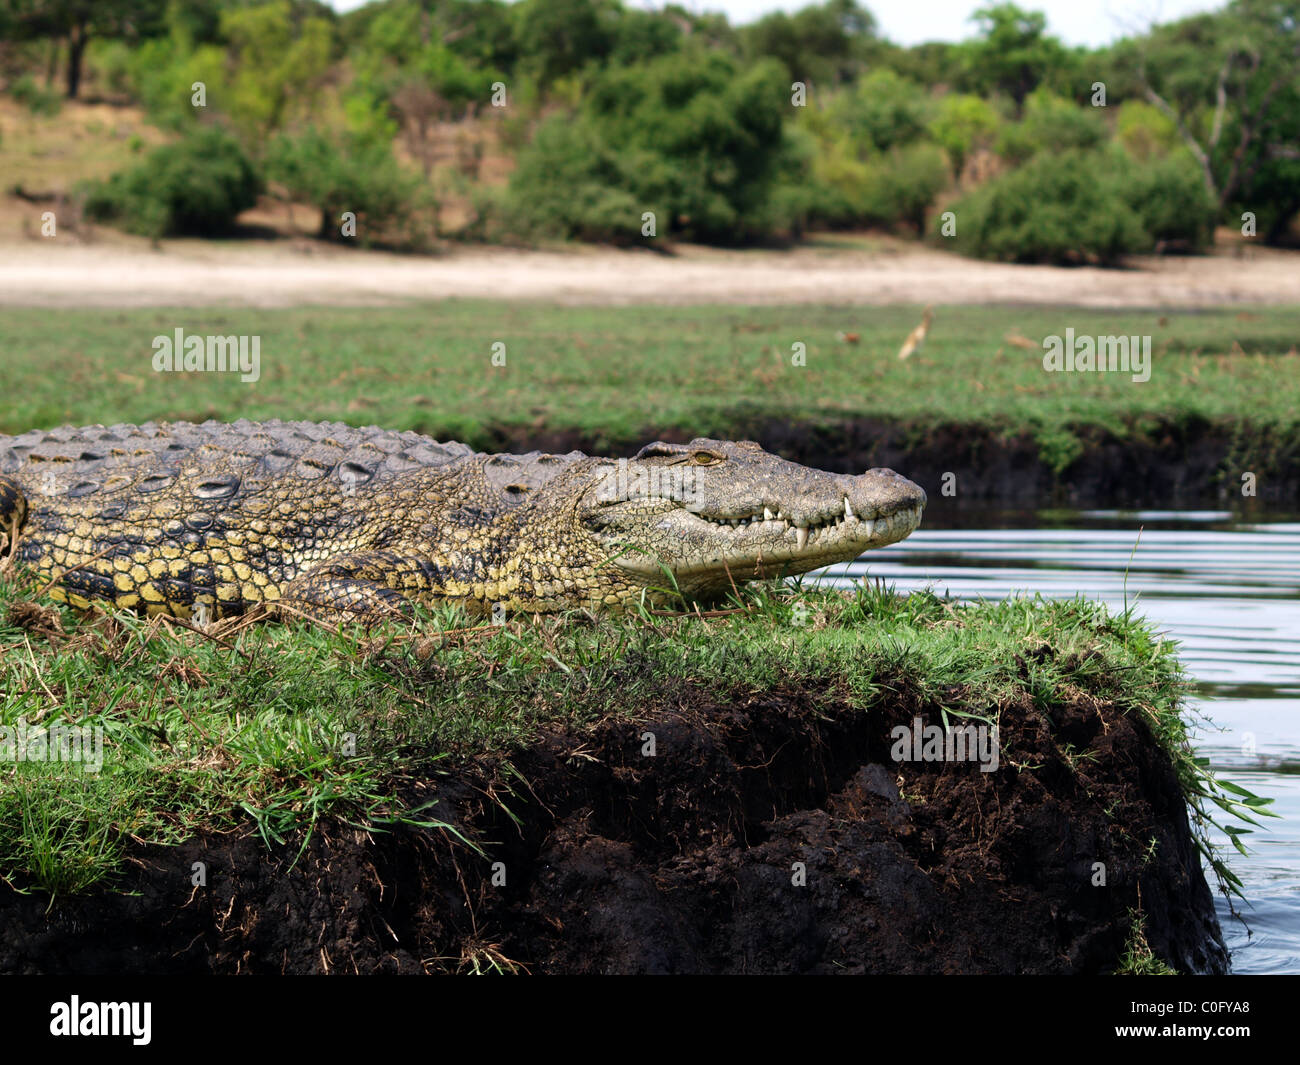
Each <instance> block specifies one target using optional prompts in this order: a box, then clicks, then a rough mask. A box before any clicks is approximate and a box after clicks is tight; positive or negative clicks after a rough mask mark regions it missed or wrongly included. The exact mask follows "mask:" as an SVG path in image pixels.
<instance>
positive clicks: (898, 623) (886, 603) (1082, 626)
mask: <svg viewBox="0 0 1300 1065" xmlns="http://www.w3.org/2000/svg"><path fill="white" fill-rule="evenodd" d="M32 591H33V588H32V586H30V585H26V584H25V583H20V582H19V581H18V579H16V578H14V577H12V576H11V577H10V578H9V579H6V580H5V581H3V582H0V602H5V603H6V604H9V605H8V606H7V607H6V610H7V614H6V615H5V618H4V620H3V622H2V623H0V689H2V690H3V692H4V701H3V711H2V714H3V717H2V719H0V724H3V725H5V726H8V727H9V728H11V729H16V728H17V727H19V726H20V725H21V724H23V723H26V725H27V726H28V727H30V728H41V729H44V728H48V727H51V726H55V725H75V726H80V727H83V728H91V729H101V730H102V736H103V744H104V746H103V764H102V768H101V769H100V770H99V771H98V772H93V773H88V772H83V771H82V769H81V767H80V766H78V765H75V764H74V765H67V764H60V763H54V764H49V763H42V762H39V761H30V762H23V763H21V764H14V763H12V762H11V763H9V764H6V765H3V766H0V876H2V877H3V878H4V879H5V880H7V881H9V882H10V883H12V884H15V885H20V886H21V885H27V886H32V887H36V888H39V889H42V890H44V891H48V892H52V893H55V894H64V893H69V892H71V893H75V892H79V891H83V890H85V889H87V888H89V887H91V886H92V885H94V884H95V883H96V882H98V881H99V880H101V879H102V878H104V877H110V876H111V875H112V874H114V873H115V872H116V871H118V868H119V865H120V862H121V861H122V858H123V855H124V853H126V852H127V851H128V850H129V849H130V847H131V846H132V845H134V844H141V843H143V844H168V843H174V842H177V841H180V840H184V839H187V838H190V837H193V836H195V835H198V834H201V833H205V832H214V831H215V832H221V831H227V830H231V829H234V828H236V827H238V826H241V825H252V826H255V827H256V830H257V832H258V833H260V835H261V836H262V837H263V838H264V839H265V840H266V841H267V842H268V843H274V844H279V843H284V842H287V841H288V842H295V843H297V844H299V845H301V843H302V841H303V840H304V839H305V837H306V835H307V834H309V833H310V832H311V830H312V829H313V828H314V826H315V825H316V824H317V823H318V822H319V821H320V820H321V819H332V820H333V821H336V822H337V821H340V820H341V821H344V822H349V823H353V822H355V823H361V824H366V825H379V826H383V825H388V824H391V823H394V822H396V821H408V822H412V823H425V822H430V821H433V822H436V821H439V820H440V817H439V810H438V808H437V806H436V805H435V806H429V807H427V808H420V806H421V804H420V802H419V801H416V800H417V799H418V798H419V796H421V795H423V796H424V798H425V799H430V798H432V793H431V792H429V791H428V786H429V782H430V781H431V780H436V779H438V778H439V777H440V776H441V775H443V774H450V775H453V776H454V775H455V774H456V773H458V772H460V771H461V770H462V769H463V767H464V766H465V765H467V764H470V763H485V762H491V763H492V764H493V766H494V768H493V769H492V770H491V774H492V775H493V776H494V777H496V778H497V779H498V781H499V782H502V786H503V787H504V788H505V793H506V794H509V792H510V784H509V781H510V779H511V778H510V774H509V772H508V771H507V769H506V768H505V767H506V766H507V765H508V764H509V763H510V761H511V759H512V758H513V757H515V755H516V754H517V753H518V752H520V751H523V750H526V749H527V748H528V747H529V746H530V745H531V744H533V743H534V742H536V740H537V738H538V736H539V735H541V734H543V733H545V732H547V731H548V730H550V731H553V730H555V729H559V728H563V729H565V730H568V731H569V732H571V733H572V734H573V735H575V736H578V737H581V736H582V735H583V734H584V732H591V731H592V730H594V729H597V728H599V727H607V726H608V725H609V724H610V723H611V722H614V723H617V725H618V727H620V728H625V729H626V733H627V743H628V744H629V745H630V746H631V747H635V746H636V745H637V743H638V741H637V740H636V736H637V725H636V723H637V722H638V721H641V720H643V719H644V718H646V717H647V716H649V715H652V714H653V713H655V712H656V711H657V710H658V709H660V708H662V705H663V704H664V702H665V699H668V700H669V701H671V699H672V698H673V697H674V696H673V694H672V693H674V692H677V691H679V689H680V687H681V686H683V685H685V686H690V687H692V688H696V689H699V690H709V691H713V692H715V693H723V694H724V696H725V699H726V700H729V701H731V702H733V703H734V704H735V705H746V704H748V703H750V702H752V701H753V700H754V699H756V698H763V697H765V696H767V695H769V694H770V693H772V692H777V691H781V690H799V691H803V692H805V693H808V698H809V700H810V706H809V708H808V709H809V711H810V712H811V713H812V714H813V715H815V716H816V715H832V716H835V717H838V718H845V717H848V718H852V719H854V720H860V722H861V724H860V726H855V727H860V728H861V729H864V730H866V731H867V732H868V733H870V734H873V735H875V736H876V738H877V739H879V740H881V741H882V742H883V739H884V735H885V733H886V732H887V729H886V725H887V724H889V723H894V722H896V721H898V720H903V721H905V720H908V719H909V715H910V714H911V713H913V712H915V713H917V714H922V715H924V716H926V717H927V718H928V719H929V720H934V721H939V720H941V719H942V720H950V719H951V720H954V721H956V720H958V719H961V720H970V721H975V722H982V723H986V724H989V725H994V724H1000V725H1001V726H1002V729H1003V742H1004V744H1005V745H1006V747H1007V754H1006V755H1005V756H1004V761H1003V762H1002V765H1001V767H1000V771H999V772H996V773H993V774H991V776H992V777H1001V776H1003V775H1010V776H1012V777H1015V776H1017V775H1019V774H1020V773H1022V772H1025V771H1027V770H1031V769H1033V767H1032V766H1028V765H1017V764H1015V762H1014V760H1013V759H1012V752H1013V751H1014V749H1015V746H1016V742H1017V741H1016V740H1015V739H1014V731H1013V732H1012V733H1011V734H1010V735H1011V737H1012V738H1010V739H1009V738H1008V729H1010V730H1015V729H1019V728H1022V727H1024V726H1025V724H1026V715H1028V717H1029V718H1033V719H1035V722H1036V723H1035V724H1034V726H1033V727H1034V728H1035V729H1037V728H1039V727H1040V726H1041V725H1046V726H1047V727H1048V728H1050V727H1051V722H1052V720H1053V718H1054V714H1055V708H1058V707H1065V706H1068V705H1070V704H1073V703H1077V702H1079V701H1086V702H1088V703H1089V704H1095V705H1097V706H1101V707H1104V708H1105V714H1107V715H1112V716H1114V717H1115V718H1119V717H1127V718H1131V719H1133V720H1134V721H1135V722H1140V725H1141V727H1142V728H1144V729H1149V730H1150V732H1151V734H1152V735H1153V736H1154V738H1155V741H1156V743H1157V745H1158V746H1159V747H1160V748H1161V749H1163V750H1164V751H1165V753H1166V754H1167V756H1168V757H1169V758H1170V759H1171V760H1172V762H1173V764H1174V765H1175V766H1176V767H1177V773H1178V776H1179V779H1180V781H1181V783H1182V786H1183V788H1184V789H1185V790H1186V791H1187V792H1188V794H1189V797H1192V798H1193V799H1196V795H1197V792H1198V791H1199V792H1205V791H1206V790H1207V789H1213V790H1214V793H1215V794H1216V795H1219V796H1220V797H1222V792H1221V791H1220V790H1219V789H1217V788H1214V787H1213V785H1212V783H1211V782H1209V781H1208V780H1207V778H1206V777H1205V776H1204V774H1203V773H1202V771H1201V770H1200V769H1199V767H1197V766H1196V764H1195V763H1194V762H1193V760H1192V757H1191V754H1190V748H1189V747H1188V745H1187V742H1186V735H1185V725H1184V722H1183V720H1182V718H1181V717H1180V715H1179V701H1180V698H1181V695H1182V691H1183V678H1182V675H1181V673H1180V670H1179V666H1178V664H1177V659H1176V657H1175V654H1174V649H1173V646H1172V644H1170V643H1169V642H1168V641H1163V640H1161V639H1160V638H1159V637H1158V636H1157V635H1156V634H1155V633H1154V632H1153V631H1152V630H1151V629H1150V628H1149V627H1148V626H1146V625H1145V624H1144V623H1142V622H1140V621H1138V620H1135V619H1132V618H1123V617H1118V618H1117V617H1110V616H1107V615H1106V613H1105V611H1104V609H1103V608H1101V607H1099V606H1097V605H1095V604H1092V603H1089V602H1087V601H1084V600H1077V601H1071V602H1064V603H1062V602H1047V601H1038V600H1024V599H1019V600H1009V601H1007V602H1003V603H985V604H978V605H966V606H962V605H956V604H953V603H947V602H944V601H941V600H939V599H936V598H934V597H932V596H929V595H914V596H911V597H907V598H903V597H895V596H894V595H892V594H890V593H887V592H883V591H880V590H878V589H875V588H872V587H863V588H861V589H860V590H859V591H858V592H857V593H856V594H841V593H833V592H822V591H811V590H803V591H801V590H795V589H791V588H783V587H780V586H765V585H760V586H751V587H748V588H747V589H746V590H745V591H744V592H743V593H742V598H741V600H739V601H738V602H736V603H734V604H733V608H732V609H731V610H730V611H728V612H725V613H722V614H720V615H719V616H714V617H694V616H690V615H686V616H652V615H643V616H632V617H625V618H604V619H600V620H593V619H590V618H588V617H585V616H577V617H567V618H547V619H541V620H536V621H519V622H513V623H511V624H508V625H505V626H500V627H494V626H486V627H474V628H465V627H464V623H463V619H461V618H460V617H458V616H457V615H456V614H455V613H454V612H451V613H444V614H440V615H436V616H432V617H425V618H424V619H423V624H421V625H420V626H419V630H418V633H407V632H399V631H388V632H384V633H372V634H364V633H361V632H360V631H357V632H354V633H335V632H331V631H328V630H326V629H323V628H318V627H311V626H306V625H304V626H288V627H286V626H269V625H268V626H249V625H247V624H243V626H242V627H240V623H238V622H235V621H232V622H226V623H222V625H220V626H215V627H213V628H212V629H210V630H209V631H208V632H207V633H203V634H200V633H198V632H194V631H190V630H188V629H185V628H182V627H180V626H176V625H172V624H170V623H168V622H165V621H162V620H158V621H155V622H153V623H146V622H142V621H139V620H137V619H135V618H134V617H131V616H129V615H124V614H120V613H119V614H113V615H100V616H97V617H92V618H83V617H79V616H77V615H76V614H74V613H71V612H69V611H67V610H60V609H56V608H52V607H38V606H34V605H31V602H30V600H28V599H27V598H26V597H27V596H28V595H30V594H31V593H32ZM438 630H443V631H442V632H441V633H439V634H433V635H428V634H429V633H438ZM666 678H670V680H668V681H666ZM813 693H816V694H813ZM1008 714H1009V715H1010V716H1009V717H1007V716H1004V715H1008ZM10 735H12V733H11V734H10ZM1052 745H1053V749H1054V750H1055V751H1056V752H1057V753H1058V754H1060V755H1061V756H1062V757H1064V758H1065V759H1066V761H1067V762H1068V764H1069V765H1070V766H1071V767H1072V769H1073V770H1075V771H1078V772H1079V773H1081V774H1082V775H1083V776H1087V767H1088V765H1089V759H1091V758H1093V757H1095V755H1094V754H1092V753H1090V751H1089V749H1088V746H1087V745H1086V744H1080V743H1079V742H1078V739H1077V737H1076V738H1074V739H1073V740H1072V739H1070V738H1069V737H1066V736H1057V737H1055V738H1054V739H1053V740H1052ZM904 768H905V769H906V771H907V772H909V773H910V772H911V769H910V768H908V767H904ZM917 768H918V769H924V770H925V771H927V772H928V771H929V770H930V769H932V768H933V767H921V766H918V767H917ZM904 775H906V773H905V774H904ZM903 790H904V792H906V790H907V788H906V786H904V789H903ZM1197 801H1199V800H1197ZM509 804H510V802H509V801H506V805H509ZM1121 826H1122V819H1120V818H1119V817H1118V816H1117V819H1116V827H1117V828H1120V827H1121Z"/></svg>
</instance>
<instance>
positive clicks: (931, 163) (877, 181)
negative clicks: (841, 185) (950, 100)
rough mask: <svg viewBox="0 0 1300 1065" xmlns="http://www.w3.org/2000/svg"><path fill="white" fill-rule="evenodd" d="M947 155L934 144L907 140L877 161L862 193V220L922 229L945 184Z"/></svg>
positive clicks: (917, 229) (920, 230)
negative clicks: (909, 142)
mask: <svg viewBox="0 0 1300 1065" xmlns="http://www.w3.org/2000/svg"><path fill="white" fill-rule="evenodd" d="M948 167H949V163H948V156H947V155H946V154H945V153H944V150H943V149H942V148H940V147H938V146H937V145H934V144H909V145H908V146H907V147H905V148H899V149H896V150H895V151H893V152H891V153H890V154H889V155H888V156H885V157H884V158H882V159H881V160H879V161H878V162H876V163H875V164H874V165H872V167H871V168H870V170H869V176H868V179H867V183H866V187H865V188H864V189H863V195H862V200H861V203H862V214H863V220H864V221H866V222H870V223H875V224H877V225H883V226H896V225H899V224H903V225H909V226H912V227H913V228H914V229H915V230H916V232H917V234H918V235H920V234H923V233H924V232H925V215H926V212H927V211H929V209H930V206H931V205H932V204H933V203H934V201H935V198H936V197H937V196H938V195H939V193H941V192H942V191H943V190H944V188H946V187H947V185H948Z"/></svg>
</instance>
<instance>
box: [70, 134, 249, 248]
mask: <svg viewBox="0 0 1300 1065" xmlns="http://www.w3.org/2000/svg"><path fill="white" fill-rule="evenodd" d="M261 191H262V179H261V176H260V175H259V174H258V172H257V170H256V169H254V167H253V164H252V162H250V161H249V158H248V156H247V155H245V154H244V152H243V150H242V149H241V148H240V147H239V144H238V142H236V141H235V139H234V138H233V137H231V136H230V135H229V134H228V133H226V132H225V131H224V130H222V129H219V128H218V127H215V126H208V127H204V128H202V129H199V130H197V131H195V132H192V133H190V134H189V135H188V136H186V137H185V138H184V139H183V140H181V141H179V142H177V143H176V144H168V145H164V146H163V147H160V148H155V149H154V150H153V151H152V152H150V153H149V154H148V155H147V156H146V157H145V159H144V161H143V162H142V163H141V164H140V165H139V166H136V167H133V168H132V169H130V170H126V171H121V172H119V173H117V174H114V175H113V176H112V177H111V178H109V179H108V181H106V182H97V183H94V184H92V185H90V186H87V188H86V214H87V217H89V218H91V219H93V220H95V221H100V222H108V223H111V224H114V225H119V226H121V227H122V228H124V229H126V230H128V231H130V232H132V233H139V234H141V235H143V236H150V237H161V236H200V237H206V236H215V235H219V234H222V233H228V232H229V231H230V230H231V229H232V228H233V226H234V224H235V219H236V218H237V217H238V215H239V213H240V212H241V211H244V210H247V209H248V208H249V207H252V206H253V205H254V204H255V203H257V196H258V193H260V192H261Z"/></svg>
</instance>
